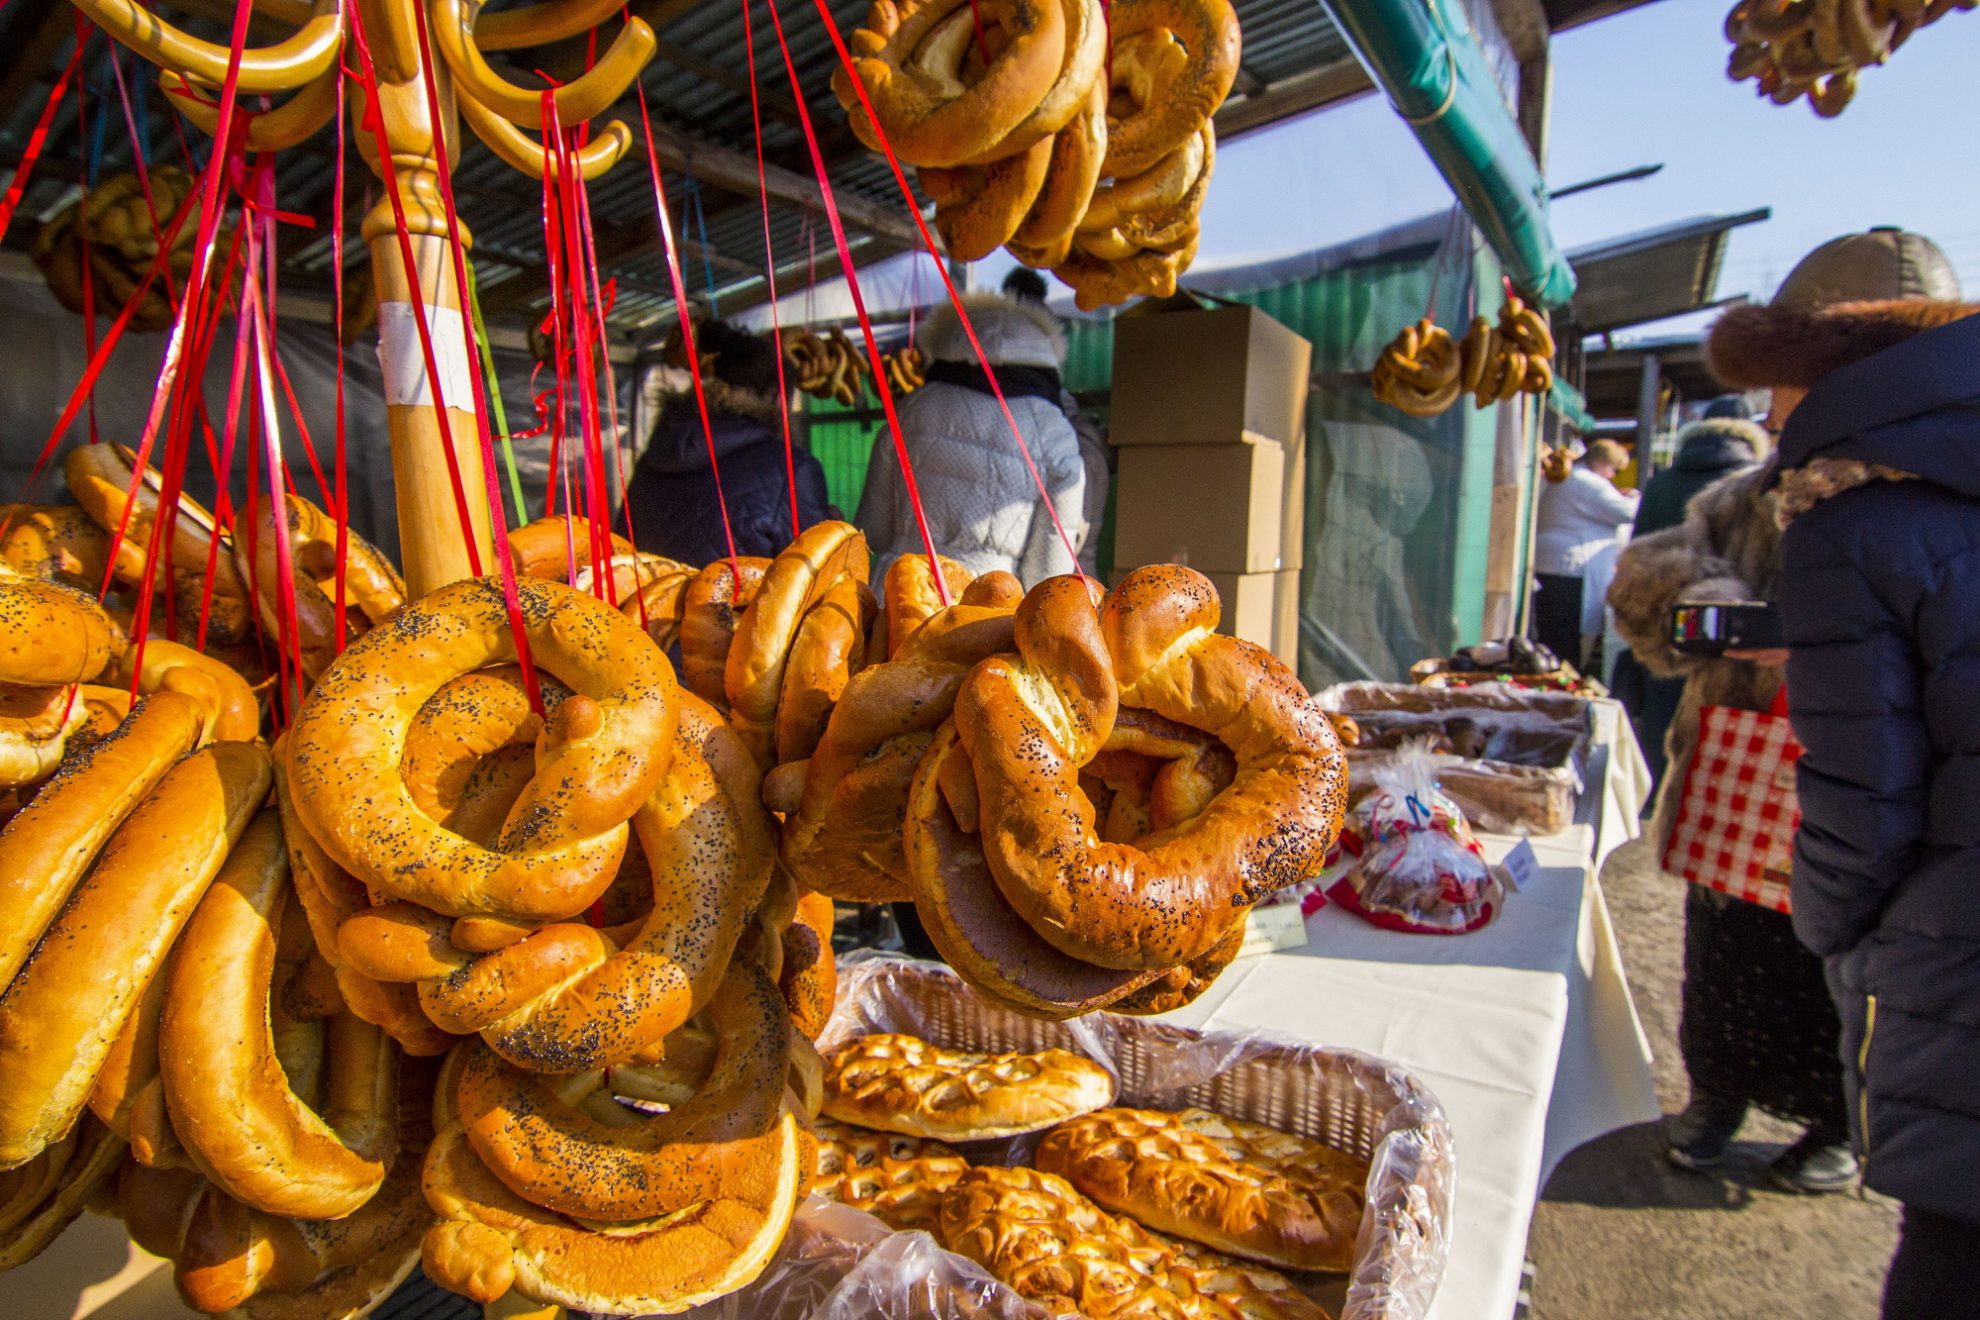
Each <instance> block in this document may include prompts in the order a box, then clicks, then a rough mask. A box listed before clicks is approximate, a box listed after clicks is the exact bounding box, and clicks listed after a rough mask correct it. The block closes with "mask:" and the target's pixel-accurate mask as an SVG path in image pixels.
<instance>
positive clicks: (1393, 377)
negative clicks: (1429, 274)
mask: <svg viewBox="0 0 1980 1320" xmlns="http://www.w3.org/2000/svg"><path fill="white" fill-rule="evenodd" d="M1460 365H1461V364H1460V361H1459V357H1458V347H1457V343H1456V341H1454V340H1453V339H1452V338H1451V335H1450V331H1448V330H1445V329H1444V328H1443V327H1441V326H1439V325H1437V324H1435V323H1434V322H1432V321H1431V319H1430V318H1429V317H1427V316H1426V317H1424V318H1423V319H1422V320H1421V321H1418V322H1417V323H1416V324H1415V325H1412V326H1405V327H1404V328H1403V331H1402V333H1401V334H1399V335H1397V336H1396V337H1395V338H1394V339H1393V340H1391V341H1390V342H1389V346H1388V347H1387V348H1384V349H1383V350H1382V356H1381V357H1380V358H1378V359H1376V362H1375V370H1374V373H1373V377H1372V381H1371V385H1372V388H1373V390H1374V393H1375V398H1376V400H1377V401H1379V402H1381V403H1386V404H1388V405H1389V406H1390V407H1392V408H1399V409H1401V410H1402V411H1403V412H1406V413H1408V414H1409V415H1410V416H1412V417H1435V416H1436V415H1437V414H1438V413H1441V412H1443V411H1444V410H1445V409H1447V408H1449V407H1450V406H1451V405H1452V404H1454V403H1456V402H1457V399H1458V395H1459V393H1460V392H1461V391H1460V390H1459V388H1458V373H1459V368H1460Z"/></svg>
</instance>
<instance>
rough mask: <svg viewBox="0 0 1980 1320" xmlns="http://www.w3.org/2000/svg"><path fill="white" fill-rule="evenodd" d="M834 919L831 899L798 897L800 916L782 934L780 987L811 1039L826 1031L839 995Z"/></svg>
mask: <svg viewBox="0 0 1980 1320" xmlns="http://www.w3.org/2000/svg"><path fill="white" fill-rule="evenodd" d="M833 919H834V915H833V907H832V900H831V899H829V898H827V897H825V895H823V894H806V895H804V896H803V897H802V898H800V899H799V900H798V905H797V915H796V917H795V918H794V919H793V920H792V921H791V924H790V925H788V926H786V927H784V931H783V935H782V943H783V953H784V958H783V965H782V966H781V967H780V968H779V970H778V973H777V988H778V989H780V990H782V991H783V993H784V1004H785V1006H786V1007H787V1008H789V1009H790V1011H791V1025H792V1026H793V1027H795V1028H796V1029H797V1032H798V1034H799V1035H801V1036H804V1037H806V1038H808V1039H810V1040H816V1039H818V1033H819V1032H821V1031H823V1030H825V1023H826V1022H827V1021H828V1020H829V1019H830V1018H831V1016H832V1006H833V1004H834V1003H835V1002H837V1000H838V995H839V970H838V963H837V961H836V960H835V959H834V958H833V956H832V923H833Z"/></svg>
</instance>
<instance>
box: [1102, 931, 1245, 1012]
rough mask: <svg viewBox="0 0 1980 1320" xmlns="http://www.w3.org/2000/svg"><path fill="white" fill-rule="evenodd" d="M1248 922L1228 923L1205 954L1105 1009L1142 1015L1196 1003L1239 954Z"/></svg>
mask: <svg viewBox="0 0 1980 1320" xmlns="http://www.w3.org/2000/svg"><path fill="white" fill-rule="evenodd" d="M1248 924H1249V922H1248V920H1247V919H1245V918H1240V919H1239V920H1237V921H1235V922H1233V923H1231V928H1230V930H1229V931H1228V932H1227V933H1226V934H1225V936H1224V938H1223V939H1222V940H1220V941H1218V942H1217V943H1216V944H1213V945H1211V946H1210V951H1209V952H1208V953H1206V954H1204V955H1202V956H1201V957H1199V958H1193V959H1191V960H1190V961H1189V962H1186V963H1183V964H1182V965H1181V966H1179V967H1171V968H1170V969H1169V970H1168V971H1166V972H1163V973H1162V974H1161V975H1160V976H1158V977H1156V978H1155V979H1154V980H1152V981H1150V982H1149V983H1148V984H1147V985H1144V986H1142V987H1141V988H1140V989H1138V990H1130V991H1129V992H1128V993H1126V994H1124V995H1122V996H1121V997H1120V998H1119V999H1116V1000H1115V1001H1114V1002H1113V1003H1111V1004H1109V1005H1107V1011H1108V1012H1110V1013H1127V1014H1130V1015H1132V1016H1136V1017H1143V1016H1153V1015H1155V1014H1157V1013H1173V1012H1174V1011H1175V1010H1177V1009H1179V1008H1185V1007H1187V1006H1188V1005H1190V1004H1193V1003H1195V1002H1196V1001H1197V1000H1198V999H1200V998H1202V997H1203V992H1204V991H1206V990H1208V989H1209V988H1210V987H1211V986H1212V985H1214V984H1216V981H1217V978H1218V977H1220V976H1222V975H1223V974H1224V969H1225V968H1226V967H1229V966H1230V965H1231V962H1232V961H1233V960H1234V959H1235V958H1236V957H1237V956H1238V951H1239V950H1240V949H1242V948H1243V947H1244V933H1245V929H1246V927H1247V925H1248Z"/></svg>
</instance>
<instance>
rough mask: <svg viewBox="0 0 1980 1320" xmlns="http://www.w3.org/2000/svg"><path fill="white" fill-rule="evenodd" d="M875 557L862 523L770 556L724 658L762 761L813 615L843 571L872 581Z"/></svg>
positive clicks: (738, 711) (736, 723)
mask: <svg viewBox="0 0 1980 1320" xmlns="http://www.w3.org/2000/svg"><path fill="white" fill-rule="evenodd" d="M867 564H868V558H867V551H866V537H865V535H864V534H863V533H861V532H860V530H859V529H858V528H856V527H854V526H853V525H852V524H851V523H845V522H822V523H817V524H814V525H813V526H811V527H808V528H806V529H805V530H804V531H803V532H802V533H801V534H800V535H799V536H798V538H797V540H795V541H793V542H792V543H791V544H790V545H789V546H787V547H786V548H785V549H784V550H783V551H782V552H781V553H779V554H778V555H777V557H776V558H775V559H773V560H771V561H770V566H769V567H768V568H766V569H765V570H764V571H763V580H762V581H761V582H760V583H759V584H758V585H757V588H756V591H755V594H754V595H753V596H752V597H751V598H750V602H749V607H748V608H747V609H745V610H744V611H743V612H742V615H741V617H740V618H738V619H737V620H736V628H735V637H734V641H733V642H732V643H731V644H730V646H729V650H728V654H727V656H726V657H725V658H724V662H723V691H724V692H725V693H726V694H727V697H728V713H729V724H730V726H731V727H732V728H734V729H735V731H736V735H737V736H738V737H740V738H741V739H742V740H743V745H744V746H745V747H747V748H749V750H750V753H751V754H752V755H754V756H755V757H756V759H757V760H758V762H760V763H761V762H769V761H770V760H771V756H772V749H773V747H774V745H775V742H776V728H777V703H778V699H779V698H780V697H781V696H782V694H783V688H784V671H785V669H786V667H787V665H788V662H789V660H790V656H791V647H792V645H793V643H794V642H795V641H796V639H797V634H798V629H799V627H800V625H802V623H803V622H804V617H805V615H806V614H808V613H809V612H810V611H811V609H812V607H813V606H815V605H817V604H818V602H819V601H820V600H821V599H822V598H823V597H824V595H825V593H826V592H827V591H829V590H830V589H831V587H832V584H833V583H835V582H837V581H838V580H839V579H840V578H842V577H849V578H852V579H853V580H854V581H857V582H864V581H865V580H866V571H867ZM684 645H685V643H684ZM683 660H684V661H685V656H683Z"/></svg>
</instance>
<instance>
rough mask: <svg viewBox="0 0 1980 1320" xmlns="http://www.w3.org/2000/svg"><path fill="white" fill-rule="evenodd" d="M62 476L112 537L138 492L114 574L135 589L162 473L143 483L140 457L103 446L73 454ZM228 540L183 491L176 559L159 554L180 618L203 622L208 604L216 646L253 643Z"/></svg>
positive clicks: (160, 574)
mask: <svg viewBox="0 0 1980 1320" xmlns="http://www.w3.org/2000/svg"><path fill="white" fill-rule="evenodd" d="M62 470H63V473H64V474H65V475H66V476H67V478H68V483H69V493H70V494H72V495H74V496H75V497H76V502H77V503H78V504H80V505H82V507H83V512H84V513H87V514H88V515H89V516H90V518H91V519H92V520H93V521H94V522H95V523H96V525H97V526H99V527H101V528H102V529H103V530H104V531H106V532H109V533H110V534H112V535H113V536H114V535H115V534H116V531H117V528H118V525H119V524H120V523H122V522H123V519H124V511H125V509H126V507H128V506H132V504H133V501H132V499H131V490H132V487H133V486H135V487H136V490H137V498H136V501H135V507H131V509H130V521H129V523H128V524H124V537H123V540H122V541H120V542H119V543H118V544H117V553H116V556H115V558H114V560H113V566H114V573H115V576H116V578H117V580H118V581H119V582H121V583H123V584H124V585H125V586H128V587H134V586H137V585H138V584H139V583H141V582H143V581H144V562H145V555H146V551H147V548H148V547H149V546H150V544H151V539H152V536H153V534H154V531H155V529H156V527H157V525H158V513H159V496H160V495H161V494H162V487H163V478H162V477H161V476H160V475H159V472H158V469H156V468H154V467H149V466H147V467H146V468H145V470H144V472H143V475H142V477H140V476H139V474H138V471H137V453H136V451H134V450H132V449H129V448H126V447H125V446H123V445H111V444H102V445H79V446H77V447H76V448H74V449H71V450H70V451H69V453H68V456H67V457H66V458H64V459H63V460H62ZM215 537H218V538H219V539H220V542H221V544H220V549H219V550H217V551H216V550H215V549H214V546H213V542H214V538H215ZM226 540H227V538H226V536H225V535H224V534H223V533H222V532H220V530H219V524H218V523H217V522H216V521H215V520H214V517H213V515H212V514H211V513H209V512H208V511H207V510H206V509H205V507H203V506H202V505H201V504H200V503H199V501H198V500H195V499H194V498H193V497H192V496H190V495H188V494H186V493H185V492H184V491H181V492H180V493H179V512H178V515H177V516H176V517H175V518H174V519H173V520H172V543H171V546H170V547H169V549H170V554H169V556H168V554H167V547H165V546H160V547H159V548H158V553H157V556H156V558H155V560H154V561H153V572H154V574H155V575H156V577H155V580H156V581H157V582H158V584H159V585H160V586H169V587H170V588H171V590H172V592H173V594H174V598H175V600H176V601H177V604H178V611H179V614H180V616H181V617H182V618H189V619H197V618H199V617H200V613H201V604H202V602H205V603H206V606H207V610H206V614H207V635H208V636H209V637H211V638H213V639H214V640H216V641H222V642H235V641H239V640H240V639H241V638H242V637H245V636H246V635H247V632H248V616H249V614H250V613H251V612H252V606H251V605H250V603H249V600H248V589H247V583H246V582H245V581H244V580H243V579H242V578H241V575H240V572H239V570H238V569H237V568H236V567H235V564H234V559H233V556H232V555H230V554H228V553H227V545H226ZM209 561H210V562H211V564H212V568H213V583H212V586H211V588H210V590H209V588H208V586H207V582H206V576H207V565H208V563H209ZM168 566H169V568H170V570H171V571H170V573H169V575H168V574H167V571H166V570H167V567H168Z"/></svg>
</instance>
